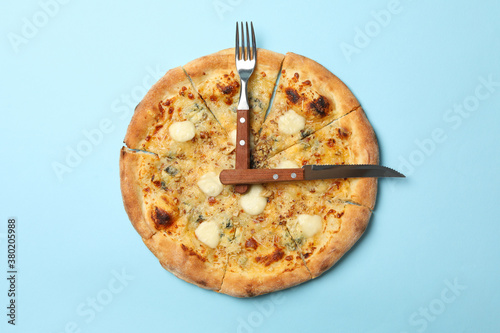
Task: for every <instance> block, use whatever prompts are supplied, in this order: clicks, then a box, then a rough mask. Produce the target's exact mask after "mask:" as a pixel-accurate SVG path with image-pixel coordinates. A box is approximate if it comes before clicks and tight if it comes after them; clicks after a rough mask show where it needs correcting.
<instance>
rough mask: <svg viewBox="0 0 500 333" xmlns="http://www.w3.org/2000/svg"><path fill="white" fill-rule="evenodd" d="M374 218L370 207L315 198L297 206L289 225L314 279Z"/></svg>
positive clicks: (347, 249) (357, 237)
mask: <svg viewBox="0 0 500 333" xmlns="http://www.w3.org/2000/svg"><path fill="white" fill-rule="evenodd" d="M306 198H307V195H306ZM370 216H371V211H370V210H369V209H368V208H366V207H363V206H358V205H353V204H349V203H346V202H342V201H337V200H332V199H330V198H328V197H326V196H319V195H312V197H309V198H308V199H307V200H300V201H298V202H297V203H296V204H295V205H294V206H293V209H292V210H291V211H290V213H289V216H288V217H287V222H286V225H287V228H288V230H289V232H290V234H291V235H292V238H293V239H294V241H295V243H296V245H297V248H298V249H299V250H300V252H301V253H302V256H303V258H304V260H305V263H306V265H307V268H308V269H309V271H310V272H311V274H312V277H313V278H316V277H318V276H320V275H321V274H322V273H324V272H325V271H327V270H328V269H329V268H330V267H332V266H333V265H334V264H335V263H336V262H337V261H338V260H339V259H340V258H341V257H342V256H343V255H344V254H345V253H347V251H349V250H350V249H351V247H352V246H353V245H354V244H355V243H356V242H357V241H358V239H359V238H360V237H361V236H362V235H363V233H364V231H365V230H366V228H367V226H368V222H369V220H370Z"/></svg>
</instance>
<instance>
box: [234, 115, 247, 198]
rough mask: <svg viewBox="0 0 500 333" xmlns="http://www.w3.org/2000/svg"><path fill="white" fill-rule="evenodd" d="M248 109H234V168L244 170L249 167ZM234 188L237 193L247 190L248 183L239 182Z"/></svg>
mask: <svg viewBox="0 0 500 333" xmlns="http://www.w3.org/2000/svg"><path fill="white" fill-rule="evenodd" d="M249 114H250V111H249V110H238V111H236V165H235V169H237V170H245V169H249V168H250V119H249ZM234 190H235V191H236V192H237V193H242V194H243V193H245V192H246V191H248V185H246V184H245V183H240V185H236V186H235V187H234Z"/></svg>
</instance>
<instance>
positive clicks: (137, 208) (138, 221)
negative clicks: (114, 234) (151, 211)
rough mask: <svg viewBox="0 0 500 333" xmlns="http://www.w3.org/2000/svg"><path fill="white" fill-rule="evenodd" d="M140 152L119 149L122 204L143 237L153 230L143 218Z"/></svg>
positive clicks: (149, 234)
mask: <svg viewBox="0 0 500 333" xmlns="http://www.w3.org/2000/svg"><path fill="white" fill-rule="evenodd" d="M142 157H143V156H141V155H140V153H136V152H133V151H131V150H128V149H127V148H125V147H122V149H121V151H120V186H121V191H122V198H123V205H124V206H125V211H126V212H127V214H128V217H129V219H130V221H131V222H132V225H133V226H134V228H135V230H137V232H138V233H139V235H141V237H143V238H149V237H151V236H152V235H153V234H154V233H155V230H153V229H151V228H150V227H149V225H148V224H147V223H146V220H145V218H144V201H143V198H144V197H143V193H142V188H141V186H139V185H138V184H139V172H140V171H139V168H140V167H141V158H142Z"/></svg>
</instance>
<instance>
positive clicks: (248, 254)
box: [220, 185, 311, 297]
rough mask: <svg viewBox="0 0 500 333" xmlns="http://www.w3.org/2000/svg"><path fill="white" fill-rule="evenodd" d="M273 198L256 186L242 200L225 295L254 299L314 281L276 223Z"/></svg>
mask: <svg viewBox="0 0 500 333" xmlns="http://www.w3.org/2000/svg"><path fill="white" fill-rule="evenodd" d="M271 187H272V185H271ZM274 196H275V194H274V193H273V192H272V190H270V189H269V188H268V187H267V185H265V187H263V186H261V185H253V186H252V188H251V189H250V191H249V192H248V193H247V194H245V195H243V196H242V197H241V198H240V206H241V207H243V208H242V210H241V211H240V214H239V216H238V218H237V219H238V229H237V231H236V237H235V242H236V244H235V246H234V250H233V251H232V252H231V253H230V254H229V261H228V266H227V268H226V273H225V276H224V281H223V283H222V287H221V290H220V291H221V292H222V293H225V294H228V295H232V296H236V297H252V296H257V295H261V294H265V293H269V292H273V291H277V290H281V289H285V288H289V287H292V286H295V285H297V284H299V283H302V282H304V281H307V280H310V279H311V274H310V273H309V271H308V270H307V268H306V266H305V265H304V262H303V260H302V257H301V255H300V252H298V251H297V248H296V245H295V242H294V241H293V239H292V238H291V237H290V234H289V233H288V231H287V229H286V227H285V226H284V225H283V224H281V223H280V221H279V220H278V219H276V216H277V213H278V212H277V206H276V205H275V204H274V203H273V199H274ZM263 206H265V207H263Z"/></svg>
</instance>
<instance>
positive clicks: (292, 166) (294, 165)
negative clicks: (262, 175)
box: [276, 160, 300, 169]
mask: <svg viewBox="0 0 500 333" xmlns="http://www.w3.org/2000/svg"><path fill="white" fill-rule="evenodd" d="M276 168H277V169H295V168H300V167H299V165H298V164H297V163H295V162H293V161H289V160H283V161H281V162H280V163H279V164H278V165H277V166H276Z"/></svg>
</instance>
